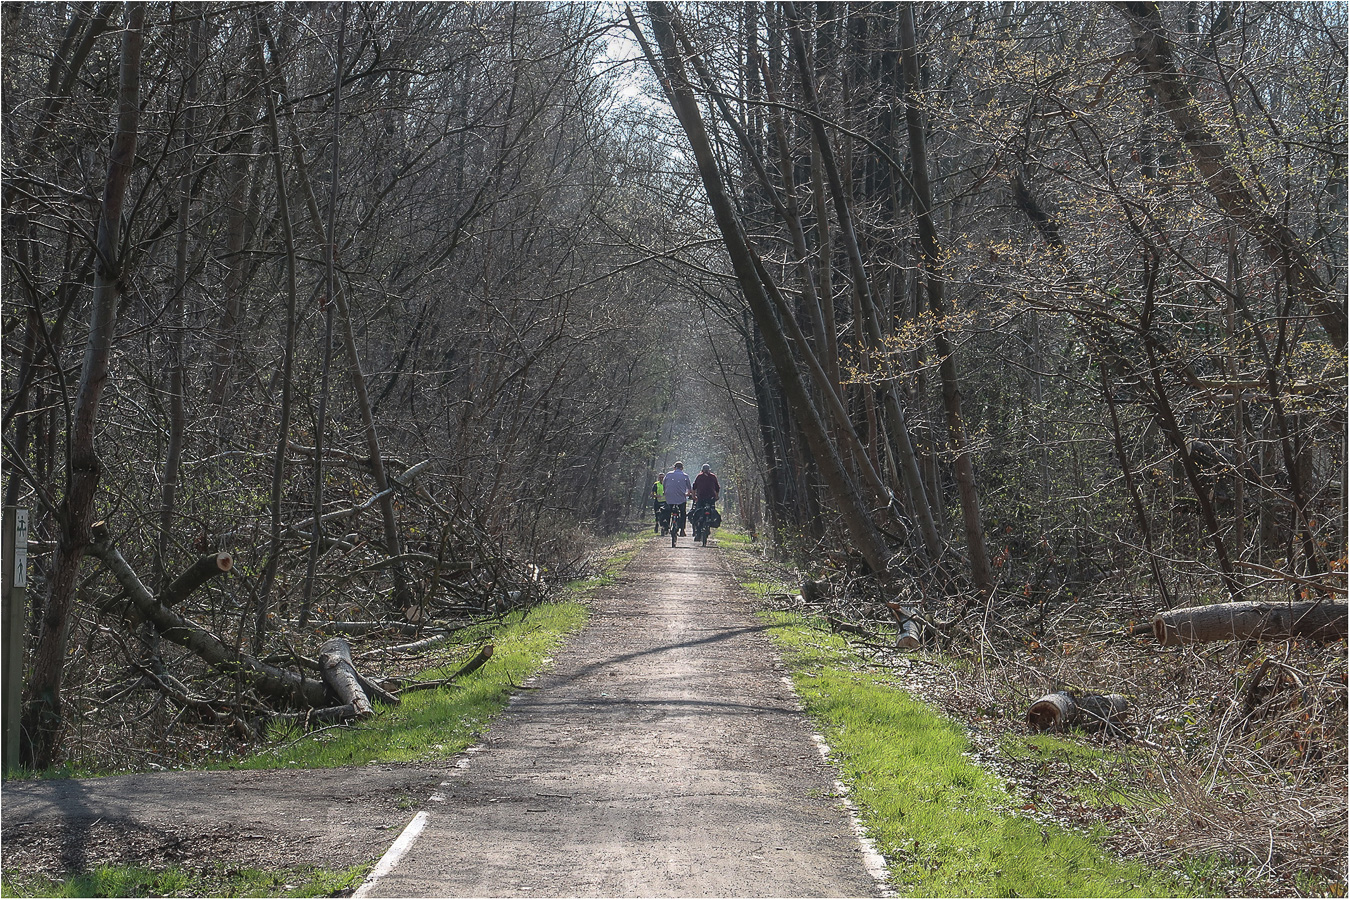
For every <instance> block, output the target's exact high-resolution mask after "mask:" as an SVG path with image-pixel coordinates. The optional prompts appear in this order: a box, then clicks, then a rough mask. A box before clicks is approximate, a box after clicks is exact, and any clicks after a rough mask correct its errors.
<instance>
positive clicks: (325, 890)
mask: <svg viewBox="0 0 1350 900" xmlns="http://www.w3.org/2000/svg"><path fill="white" fill-rule="evenodd" d="M368 871H370V866H369V865H364V866H355V867H353V868H350V869H346V870H344V871H341V872H332V871H328V870H325V869H314V868H309V867H305V868H298V869H285V870H278V871H263V870H260V869H226V868H223V867H215V868H211V869H205V870H202V871H199V872H195V873H194V872H189V871H187V870H185V869H181V868H179V867H177V866H171V867H169V868H166V869H159V870H152V869H146V868H142V867H140V866H99V867H98V868H96V869H94V870H93V871H91V872H86V873H83V874H80V875H75V876H72V877H70V878H66V879H64V880H62V881H55V880H52V879H50V878H46V877H44V876H41V875H36V876H32V877H27V878H25V877H23V876H14V877H11V876H10V875H6V876H5V877H4V878H3V879H0V896H5V897H331V896H333V895H334V894H335V893H337V892H338V891H343V890H350V889H353V888H355V887H356V886H357V885H359V884H360V883H361V880H362V879H363V878H365V876H366V873H367V872H368Z"/></svg>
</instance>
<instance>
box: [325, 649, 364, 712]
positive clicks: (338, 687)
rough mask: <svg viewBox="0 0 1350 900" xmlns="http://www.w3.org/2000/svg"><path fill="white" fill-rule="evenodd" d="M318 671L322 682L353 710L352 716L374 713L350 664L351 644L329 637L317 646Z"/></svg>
mask: <svg viewBox="0 0 1350 900" xmlns="http://www.w3.org/2000/svg"><path fill="white" fill-rule="evenodd" d="M319 671H320V673H322V675H323V681H324V684H326V685H328V687H329V688H330V689H331V690H332V691H333V694H334V696H336V697H337V698H338V699H339V700H341V701H342V702H343V703H344V704H346V705H349V706H351V707H352V709H353V710H354V715H353V718H357V719H368V718H370V717H371V716H373V715H375V710H374V709H373V708H372V707H371V705H370V700H369V698H367V697H366V692H365V690H364V689H362V687H361V680H360V677H359V676H358V675H357V674H356V667H355V666H354V665H352V648H351V645H350V644H348V643H347V642H346V641H344V640H343V639H342V638H330V639H328V640H327V641H324V644H323V646H322V647H320V648H319Z"/></svg>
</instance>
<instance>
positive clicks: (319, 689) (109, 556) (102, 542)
mask: <svg viewBox="0 0 1350 900" xmlns="http://www.w3.org/2000/svg"><path fill="white" fill-rule="evenodd" d="M89 552H90V553H91V554H93V555H94V556H95V557H97V558H98V559H99V560H100V561H101V562H102V563H103V564H104V565H105V566H106V567H107V568H108V571H109V572H110V573H111V574H112V576H113V578H115V579H117V583H118V584H119V585H121V587H122V590H123V591H124V596H125V598H126V599H125V602H124V603H123V605H124V606H129V607H130V608H131V609H132V610H134V611H135V613H136V614H137V615H138V616H139V618H141V619H143V620H144V621H147V622H149V623H150V624H151V626H152V627H153V628H154V629H155V631H157V632H159V634H161V635H162V636H163V637H164V638H165V640H168V641H171V642H173V643H175V644H178V645H179V646H180V647H186V648H187V649H188V650H191V651H192V652H193V653H195V654H196V655H197V656H199V657H200V658H201V659H202V661H203V662H205V663H206V664H207V665H209V666H210V667H211V668H213V669H215V670H216V671H217V672H222V673H225V674H230V675H240V676H242V677H243V680H244V681H246V682H247V683H248V684H250V685H251V686H252V687H253V688H254V689H255V690H257V691H258V692H259V693H261V694H263V695H265V696H268V697H272V698H274V699H278V700H282V701H283V702H286V703H292V704H298V705H301V706H313V707H318V706H323V705H325V704H326V703H327V702H328V690H327V688H326V687H325V686H324V683H323V682H322V681H319V680H316V679H309V678H304V677H301V676H300V675H297V674H295V673H294V672H289V671H286V670H285V669H278V668H276V667H275V666H269V665H267V664H265V663H262V662H260V661H258V660H257V659H255V658H253V657H252V656H249V655H248V654H246V653H243V652H240V651H238V650H235V649H234V648H233V647H231V646H229V645H228V644H226V643H225V642H224V641H222V640H221V639H220V638H218V637H216V636H215V635H214V634H212V633H211V632H209V631H207V630H206V629H205V628H202V627H201V626H199V625H196V624H194V623H192V622H190V621H188V620H187V619H186V618H185V617H183V616H181V615H179V614H178V613H177V612H175V611H174V610H172V609H170V608H169V607H167V606H165V605H164V604H162V603H160V602H159V600H158V599H156V597H155V595H154V594H153V593H151V592H150V589H149V588H148V587H146V586H145V583H144V582H142V581H141V579H140V577H139V576H138V575H137V574H136V572H135V570H133V569H132V568H131V565H130V564H129V563H128V562H127V561H126V559H125V558H123V556H122V554H121V552H120V551H118V549H117V548H116V547H114V546H113V544H112V540H111V538H110V536H109V534H108V530H107V527H106V526H105V525H103V523H97V524H96V525H95V526H94V541H93V543H91V544H90V545H89ZM119 602H120V601H119Z"/></svg>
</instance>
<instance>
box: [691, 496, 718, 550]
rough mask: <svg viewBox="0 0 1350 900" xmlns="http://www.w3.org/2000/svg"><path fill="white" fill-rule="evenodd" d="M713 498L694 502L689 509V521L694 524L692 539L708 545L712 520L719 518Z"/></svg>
mask: <svg viewBox="0 0 1350 900" xmlns="http://www.w3.org/2000/svg"><path fill="white" fill-rule="evenodd" d="M716 502H717V501H715V500H699V501H697V502H695V503H694V508H693V509H692V510H690V511H689V521H690V522H691V523H692V524H693V526H694V540H695V541H698V542H700V543H702V544H703V546H705V547H706V546H708V536H709V535H710V534H712V530H713V522H714V520H715V519H719V520H720V518H721V517H720V516H717V507H716V506H715V505H714V504H715V503H716Z"/></svg>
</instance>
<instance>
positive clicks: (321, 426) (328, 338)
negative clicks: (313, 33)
mask: <svg viewBox="0 0 1350 900" xmlns="http://www.w3.org/2000/svg"><path fill="white" fill-rule="evenodd" d="M340 9H341V14H340V18H341V23H340V24H339V25H338V39H337V61H336V63H335V64H334V71H335V74H334V76H333V134H332V137H331V139H330V140H331V141H332V148H331V149H332V162H331V163H330V164H329V179H330V182H331V183H330V184H329V191H328V227H327V229H326V231H325V235H324V246H323V261H324V302H323V305H324V317H323V348H322V349H323V363H322V366H321V374H320V376H319V411H318V415H317V420H318V421H317V424H316V425H315V426H314V486H313V489H312V491H311V493H312V498H313V510H314V525H313V527H312V528H311V530H310V531H311V533H310V544H309V565H308V566H307V567H306V570H305V594H304V599H303V600H301V602H300V627H301V628H304V627H305V626H306V625H307V624H309V608H310V605H311V604H312V603H313V602H314V577H315V575H316V574H317V572H318V568H319V553H320V552H321V550H322V547H323V444H324V432H325V431H326V430H327V428H328V374H329V363H330V362H331V360H332V358H333V307H334V306H335V305H336V304H334V303H333V295H334V294H335V293H336V292H337V275H336V272H337V244H336V236H335V231H336V226H337V200H338V172H339V162H340V160H341V157H340V156H339V154H338V151H339V149H340V147H341V142H340V140H339V137H340V136H341V134H342V68H343V62H344V61H345V54H346V52H347V7H346V5H345V4H344V5H342V6H341V7H340Z"/></svg>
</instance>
